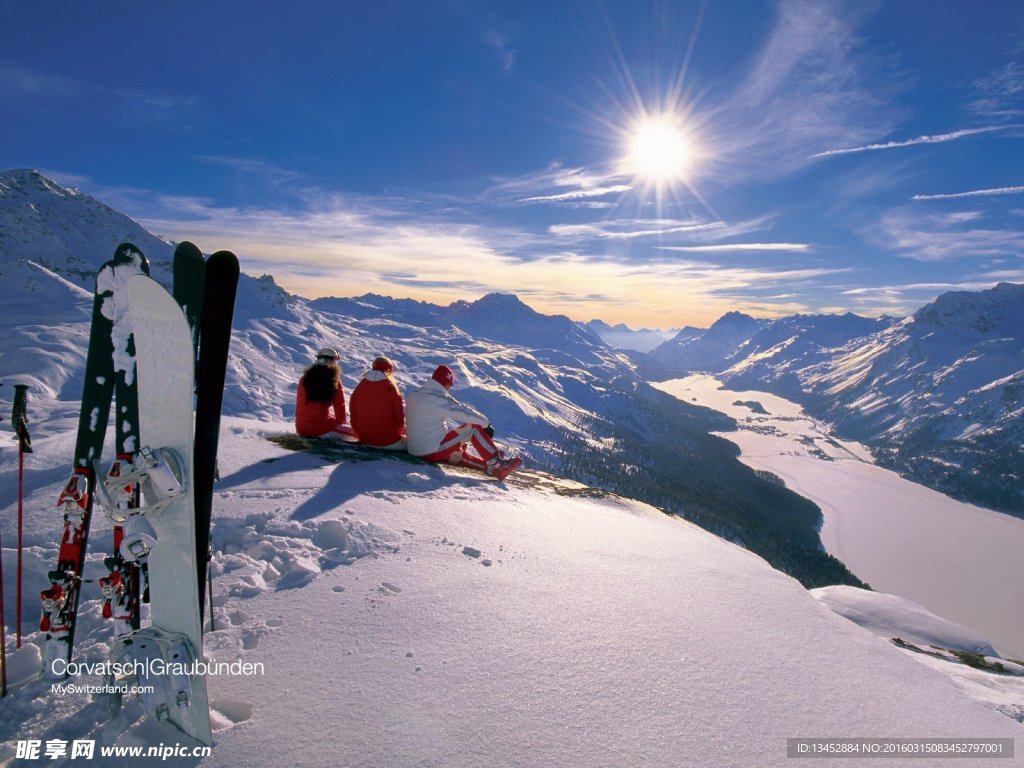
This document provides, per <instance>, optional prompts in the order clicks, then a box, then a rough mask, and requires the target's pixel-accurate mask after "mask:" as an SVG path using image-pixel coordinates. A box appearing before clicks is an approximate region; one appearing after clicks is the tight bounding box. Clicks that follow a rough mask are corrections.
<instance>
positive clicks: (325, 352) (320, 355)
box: [316, 349, 340, 363]
mask: <svg viewBox="0 0 1024 768" xmlns="http://www.w3.org/2000/svg"><path fill="white" fill-rule="evenodd" d="M339 357H340V356H339V355H338V351H337V350H335V349H321V350H320V351H319V352H317V353H316V361H317V362H318V363H336V362H338V358H339Z"/></svg>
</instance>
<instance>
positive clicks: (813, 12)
mask: <svg viewBox="0 0 1024 768" xmlns="http://www.w3.org/2000/svg"><path fill="white" fill-rule="evenodd" d="M863 12H864V10H863V6H861V5H856V4H846V5H844V4H841V3H837V2H828V1H827V0H820V1H819V0H788V1H786V2H782V3H780V4H779V5H778V14H777V18H776V22H775V26H774V28H773V29H772V31H771V34H770V35H769V37H768V39H767V41H766V43H765V45H764V46H763V48H762V49H761V50H760V52H759V53H758V54H757V56H755V57H754V59H753V60H752V64H751V67H750V71H749V74H748V76H747V79H746V81H745V82H744V83H743V84H742V85H741V86H740V88H739V89H738V90H737V92H736V94H735V96H734V97H733V98H732V99H731V100H729V101H728V102H727V103H725V104H723V105H722V107H721V108H720V109H719V110H717V111H716V112H715V113H714V114H713V116H712V118H711V120H710V122H709V127H708V130H709V132H710V133H712V134H713V138H714V152H715V154H716V155H717V159H718V161H719V163H720V164H721V165H723V166H724V167H725V169H727V170H728V172H729V174H730V175H733V176H736V177H738V178H746V177H749V176H751V175H754V174H757V175H758V176H759V177H760V178H762V179H763V178H766V177H771V176H779V175H784V174H787V173H790V172H792V171H795V170H797V169H799V168H802V167H804V166H805V165H807V163H808V162H809V157H808V156H809V155H810V154H812V152H813V148H817V147H822V146H827V145H828V144H829V143H833V142H835V141H836V138H837V137H841V138H842V139H845V140H847V141H849V142H850V143H862V142H863V141H864V140H866V139H868V138H869V137H871V136H877V135H878V133H879V131H880V130H881V131H883V132H886V131H887V130H888V127H889V126H890V125H891V124H893V123H894V122H895V120H896V119H897V117H898V116H899V115H898V112H897V109H896V107H895V106H894V100H893V99H892V96H893V94H894V91H895V88H896V87H899V85H900V75H899V74H898V72H897V71H896V70H895V68H894V67H892V66H890V65H891V62H889V61H887V60H885V59H884V57H882V56H880V55H879V54H878V52H877V51H874V52H872V53H871V54H870V55H868V54H867V53H866V52H865V51H864V50H863V46H864V41H863V39H862V38H861V36H860V35H859V34H858V33H857V31H856V27H857V24H858V22H859V18H858V14H861V13H863Z"/></svg>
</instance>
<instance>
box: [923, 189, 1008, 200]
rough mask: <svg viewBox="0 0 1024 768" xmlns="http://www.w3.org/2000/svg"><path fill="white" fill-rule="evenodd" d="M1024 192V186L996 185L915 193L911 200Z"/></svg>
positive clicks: (947, 198)
mask: <svg viewBox="0 0 1024 768" xmlns="http://www.w3.org/2000/svg"><path fill="white" fill-rule="evenodd" d="M1020 194H1024V187H996V188H994V189H975V190H971V191H969V192H951V193H947V194H938V195H914V196H913V197H912V198H910V199H911V200H952V199H955V198H958V197H992V196H994V195H1020Z"/></svg>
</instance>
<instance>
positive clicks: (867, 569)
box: [655, 375, 1024, 659]
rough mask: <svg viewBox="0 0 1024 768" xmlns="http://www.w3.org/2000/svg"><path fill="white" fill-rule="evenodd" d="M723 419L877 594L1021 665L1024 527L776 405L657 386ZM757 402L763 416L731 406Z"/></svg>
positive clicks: (758, 398)
mask: <svg viewBox="0 0 1024 768" xmlns="http://www.w3.org/2000/svg"><path fill="white" fill-rule="evenodd" d="M655 386H657V387H658V388H659V389H662V390H663V391H665V392H668V393H670V394H673V395H675V396H676V397H679V398H680V399H683V400H686V401H687V402H693V401H694V400H696V401H697V402H698V403H700V404H702V405H707V406H708V407H711V408H714V409H716V410H719V411H722V412H724V413H727V414H729V415H731V416H733V417H734V418H736V419H737V420H738V421H739V422H740V426H741V429H740V430H738V431H736V432H730V433H723V434H722V436H723V437H725V438H727V439H729V440H731V441H733V442H734V443H736V445H738V446H739V447H740V449H741V450H742V457H741V460H742V461H743V462H745V463H746V464H748V465H749V466H751V467H753V468H755V469H761V470H766V471H768V472H771V473H773V474H775V475H777V476H778V477H780V478H782V479H783V480H784V481H785V483H786V485H787V486H788V487H789V488H791V489H792V490H794V491H796V492H797V493H799V494H800V495H801V496H805V497H807V498H809V499H811V500H812V501H814V502H815V503H816V504H818V505H819V506H820V507H821V509H822V513H823V515H824V518H825V522H824V526H823V528H822V531H821V540H822V543H823V545H824V546H825V548H826V549H827V550H828V551H829V552H830V553H831V554H833V555H835V556H836V557H837V558H839V559H840V560H842V561H843V562H844V563H846V565H847V566H848V567H849V568H850V569H851V570H852V571H853V572H854V573H855V574H856V575H857V576H858V577H860V578H861V579H863V580H864V581H866V582H867V583H869V584H870V585H871V586H872V587H873V588H874V589H876V590H879V591H882V592H890V593H893V594H896V595H900V596H902V597H904V598H908V599H910V600H913V601H914V602H917V603H920V604H921V605H924V606H927V607H928V608H929V609H931V610H932V611H934V612H935V613H937V614H939V615H940V616H943V617H945V618H947V619H950V620H952V621H955V622H957V623H959V624H963V625H965V626H967V627H970V628H971V629H973V630H975V631H976V632H978V633H980V634H981V635H983V636H984V637H986V638H988V639H989V641H990V642H991V643H992V644H993V645H995V647H996V648H997V649H998V650H999V651H1001V652H1002V653H1004V654H1007V655H1009V656H1012V657H1014V658H1018V659H1019V658H1024V611H1021V610H1020V606H1022V605H1024V557H1022V555H1021V553H1022V552H1024V520H1021V519H1020V518H1015V517H1011V516H1009V515H1002V514H999V513H997V512H992V511H990V510H987V509H983V508H981V507H975V506H972V505H970V504H965V503H963V502H959V501H956V500H954V499H951V498H949V497H947V496H943V495H942V494H940V493H937V492H935V491H932V490H929V489H927V488H925V487H923V486H921V485H917V484H915V483H912V482H910V481H908V480H905V479H904V478H901V477H900V476H899V475H897V474H895V473H894V472H891V471H889V470H886V469H883V468H881V467H878V466H876V465H874V464H873V463H871V457H870V454H869V452H868V451H867V450H866V449H865V448H864V447H863V446H860V445H858V444H856V443H852V442H848V441H840V440H837V439H835V438H834V437H832V436H831V435H829V433H828V431H827V429H826V427H825V426H824V425H822V424H821V423H819V422H817V421H815V420H814V419H811V418H810V417H809V416H807V415H806V414H804V413H803V411H802V409H801V408H800V407H799V406H797V405H795V404H794V403H791V402H789V401H787V400H785V399H783V398H780V397H777V396H774V395H770V394H766V393H763V392H750V391H743V392H734V391H730V390H726V389H722V388H721V384H720V383H719V382H718V381H716V380H715V379H714V378H712V377H710V376H703V375H698V376H690V377H687V378H685V379H678V380H674V381H671V382H664V383H661V384H657V385H655ZM740 401H743V402H746V401H752V402H758V403H760V404H761V405H762V406H763V408H764V409H765V410H766V411H768V415H760V414H757V413H755V412H754V411H753V410H751V409H750V408H749V407H748V406H746V405H741V404H737V403H738V402H740Z"/></svg>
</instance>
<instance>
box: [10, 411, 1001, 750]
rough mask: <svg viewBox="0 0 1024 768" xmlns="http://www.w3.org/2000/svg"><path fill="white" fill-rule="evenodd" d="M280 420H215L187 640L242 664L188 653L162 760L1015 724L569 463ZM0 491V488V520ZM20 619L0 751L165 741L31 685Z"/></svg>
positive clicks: (763, 571) (85, 656)
mask: <svg viewBox="0 0 1024 768" xmlns="http://www.w3.org/2000/svg"><path fill="white" fill-rule="evenodd" d="M286 428H287V424H276V425H275V424H269V423H266V422H256V421H252V420H244V419H237V418H231V419H228V420H227V423H226V425H225V430H224V438H223V441H222V444H223V454H222V465H221V472H222V481H221V483H220V484H219V486H218V490H217V494H216V499H215V515H216V522H215V527H214V531H213V538H214V544H215V549H216V554H215V559H214V569H215V579H214V595H215V603H216V610H215V617H216V620H217V629H216V630H215V631H213V632H210V633H208V634H207V636H206V655H207V657H208V659H210V660H213V661H217V662H222V663H230V662H233V661H236V660H239V659H241V660H245V661H248V662H250V663H252V664H253V665H256V664H260V665H262V674H253V675H243V674H236V675H224V676H213V677H211V678H210V679H209V689H210V698H211V701H212V702H213V708H214V721H215V724H216V725H215V728H216V731H215V742H216V746H215V748H214V751H213V754H212V756H210V757H208V758H205V759H202V760H193V759H189V760H179V761H175V760H168V761H166V762H167V764H169V765H189V766H196V765H202V766H238V765H249V766H260V767H262V766H267V767H268V768H269V767H270V766H279V765H303V766H332V767H333V766H375V767H376V768H389V767H390V766H396V767H397V766H409V765H438V766H441V765H443V766H454V767H455V768H458V767H459V766H479V765H502V766H542V765H562V766H588V768H589V767H590V766H616V767H618V766H622V765H631V766H707V765H759V766H772V765H778V766H782V765H787V764H788V761H787V758H786V756H785V755H786V739H787V738H791V737H812V736H814V737H818V736H849V735H858V736H864V737H883V736H914V737H927V736H933V737H952V736H970V737H972V738H982V737H993V738H994V737H1003V738H1014V737H1017V736H1019V735H1020V732H1021V731H1020V725H1019V724H1018V723H1016V722H1014V721H1013V720H1012V719H1010V718H1008V717H1006V714H1007V713H1006V712H998V711H996V710H994V709H993V708H991V707H990V706H985V705H983V704H981V703H978V702H977V701H975V699H973V698H972V697H971V696H970V695H967V694H966V693H965V692H964V691H963V690H962V689H960V688H957V687H956V686H954V685H953V684H952V682H951V680H950V678H949V676H948V675H947V674H942V673H941V671H939V670H936V669H929V668H927V667H926V666H924V665H922V664H920V663H918V661H917V660H916V659H915V658H914V656H913V655H911V654H910V653H909V652H907V651H905V650H900V649H898V648H896V647H895V646H893V645H892V644H891V643H889V642H888V641H887V640H885V639H882V638H878V637H875V636H873V635H872V634H870V633H869V632H865V631H864V630H863V629H861V628H860V627H858V626H856V625H855V624H853V623H851V622H849V621H847V620H846V619H844V618H841V617H839V616H837V615H835V614H834V613H833V612H832V611H831V610H829V609H828V608H826V607H824V606H822V605H821V604H820V603H819V602H818V601H817V600H815V599H814V597H812V596H811V595H810V594H809V593H808V592H806V591H805V590H804V589H802V588H801V587H800V586H799V585H798V584H797V583H796V582H795V581H793V580H791V579H789V578H787V577H785V576H783V575H781V574H779V573H778V572H777V571H774V570H772V569H771V568H769V567H768V566H767V565H766V564H765V563H764V562H763V561H762V560H760V559H759V558H757V557H755V556H753V555H751V554H750V553H748V552H746V551H745V550H742V549H740V548H738V547H735V546H734V545H731V544H729V543H727V542H724V541H722V540H721V539H718V538H717V537H714V536H712V535H710V534H708V533H706V532H704V531H701V530H700V529H698V528H696V527H694V526H692V525H690V524H688V523H685V522H683V521H681V520H679V519H678V518H671V517H667V516H665V515H663V514H661V513H660V512H657V511H656V510H653V509H651V508H649V507H646V506H644V505H641V504H638V503H635V502H630V501H626V500H618V499H614V498H588V497H587V496H586V495H579V494H574V493H573V490H572V489H573V488H574V487H575V486H573V484H569V483H563V484H561V486H560V488H559V489H558V490H560V491H561V492H558V490H556V489H555V488H553V487H548V488H539V487H536V488H531V487H525V486H523V485H522V484H506V485H504V486H502V485H498V484H496V483H493V482H491V481H488V480H486V479H482V478H480V477H478V476H472V475H467V474H460V473H455V472H452V471H450V470H449V471H445V470H442V469H439V468H437V467H429V466H425V465H417V464H410V463H407V462H399V461H394V460H384V461H374V462H367V463H358V464H351V463H343V464H339V465H333V464H325V463H324V462H323V461H322V460H321V459H318V458H316V457H313V456H310V455H307V454H295V453H287V452H285V451H283V450H282V449H280V448H278V447H276V446H274V445H271V444H269V443H268V442H266V441H265V440H264V439H263V437H262V436H263V435H264V434H266V433H267V432H272V431H274V430H277V429H286ZM67 442H68V439H67V437H66V436H63V435H58V436H51V437H46V438H44V439H42V440H40V441H39V446H38V447H39V451H38V453H37V454H36V455H35V456H34V458H33V466H32V470H31V471H32V474H33V476H35V477H37V478H40V479H39V480H37V481H36V482H35V483H34V484H33V488H32V491H31V495H30V497H29V502H28V503H29V509H30V510H33V514H31V515H30V517H29V527H30V531H29V535H28V542H29V547H30V549H29V557H28V559H29V571H30V575H31V577H32V578H31V579H30V583H38V581H39V579H40V578H41V577H42V573H41V571H42V570H43V569H44V568H45V567H46V566H45V563H44V562H43V561H44V560H46V559H47V558H48V556H49V553H48V551H47V550H48V545H49V544H50V542H49V539H50V537H51V535H52V529H53V528H54V521H53V519H52V518H53V515H52V514H46V510H49V509H50V503H51V501H52V499H53V498H55V496H56V494H57V492H58V486H59V484H60V482H61V475H62V470H63V465H64V462H65V452H66V450H67ZM10 453H11V450H10V448H9V447H8V446H4V447H3V453H2V456H3V459H4V460H5V461H9V458H10ZM12 514H13V507H12V506H11V505H10V504H7V505H5V506H4V507H3V508H2V509H0V521H2V523H3V525H4V530H5V531H6V530H9V523H10V521H11V520H12ZM102 528H106V526H104V525H101V529H102ZM106 530H107V531H108V530H109V529H108V528H107V529H106ZM103 533H104V532H103V530H101V531H98V532H97V536H96V539H95V541H97V542H102V541H104V540H105V537H104V535H103ZM93 552H94V553H93V555H92V556H91V557H90V560H89V568H90V572H89V574H88V575H90V576H95V575H96V574H97V573H98V571H99V568H100V561H99V560H100V557H101V552H100V551H99V548H98V547H97V548H94V550H93ZM4 554H5V558H4V562H5V565H6V566H7V567H8V573H7V574H5V575H9V574H10V570H9V569H10V563H11V560H12V558H11V557H9V555H10V550H5V552H4ZM87 596H88V595H87ZM99 607H100V603H99V600H98V599H97V598H96V597H93V598H92V599H89V600H88V601H87V602H85V604H84V606H83V615H84V616H85V617H86V621H85V624H84V627H83V628H82V631H81V640H80V642H79V645H78V649H79V650H78V657H79V658H80V659H81V660H89V661H99V660H101V659H102V658H103V655H104V653H105V643H106V640H107V638H108V637H109V629H108V628H107V627H105V626H103V624H102V622H101V620H100V619H99V617H98V613H99ZM30 630H31V627H26V631H30ZM33 639H34V638H33V637H32V636H31V635H29V637H28V640H29V642H30V644H29V645H26V646H25V648H24V649H23V650H22V651H21V652H20V655H19V658H18V659H17V663H16V665H15V668H16V670H17V671H19V675H18V677H19V678H20V679H19V680H17V681H16V684H15V685H14V690H13V693H12V697H11V698H10V699H9V700H8V701H6V702H5V703H4V705H3V708H2V710H0V750H3V751H2V752H0V755H3V758H0V759H3V760H4V763H3V764H5V765H6V764H15V765H17V764H20V763H18V762H17V761H13V760H11V759H10V757H11V754H12V751H13V748H14V744H15V742H16V740H17V739H26V738H36V739H40V740H43V741H45V740H47V739H53V738H61V739H67V740H71V739H77V738H89V739H96V740H97V742H98V744H99V745H109V744H115V745H121V746H132V745H148V744H155V743H162V742H167V743H174V742H175V741H181V739H180V738H179V737H177V736H175V735H174V734H170V733H168V732H166V731H162V730H161V729H158V728H156V727H154V726H153V725H152V724H150V723H147V722H145V721H143V720H140V719H139V709H138V706H137V705H135V704H131V705H129V706H128V707H126V708H125V710H124V712H123V713H122V715H121V716H120V718H119V719H118V720H116V721H114V722H113V723H105V720H106V715H105V708H104V707H103V705H102V703H101V702H91V701H90V699H89V697H88V696H86V695H82V694H77V693H67V694H64V695H57V694H51V693H50V692H49V688H48V686H47V685H46V684H44V683H41V682H38V681H35V680H33V679H31V674H32V672H33V669H34V667H33V659H34V658H35V656H36V654H35V653H34V652H33V649H34V646H33V645H31V641H32V640H33ZM1008 679H1009V678H1008ZM77 682H80V683H88V682H97V681H94V680H91V679H89V676H88V675H83V676H81V678H79V679H77ZM1002 684H1003V682H1002V681H1001V680H1000V679H999V678H995V677H993V683H992V685H994V686H999V685H1002ZM1004 688H1005V686H1004ZM1008 695H1010V696H1012V692H1011V693H1009V694H1008ZM97 755H98V753H97ZM64 762H66V764H68V765H74V764H75V761H72V760H67V761H64ZM48 763H49V764H58V765H60V764H62V762H60V761H48ZM93 764H95V765H101V766H102V765H110V766H119V765H128V764H131V763H130V762H129V761H128V760H116V759H113V758H107V759H105V760H101V759H99V758H98V757H97V759H95V760H94V761H93ZM897 764H899V763H897V762H894V761H886V760H879V761H877V762H875V761H872V765H880V766H885V765H897ZM960 764H966V765H971V764H972V763H971V762H969V761H968V762H958V765H960Z"/></svg>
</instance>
